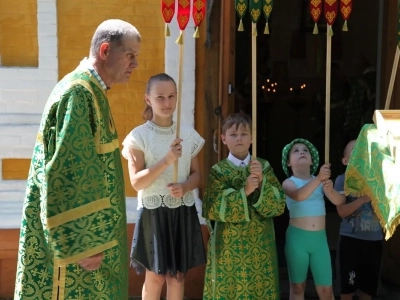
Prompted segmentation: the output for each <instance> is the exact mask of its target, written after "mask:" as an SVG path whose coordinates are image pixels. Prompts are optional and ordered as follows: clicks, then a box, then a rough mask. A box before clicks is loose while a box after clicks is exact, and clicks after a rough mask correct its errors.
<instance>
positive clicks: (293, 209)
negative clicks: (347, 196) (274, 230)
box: [282, 139, 343, 300]
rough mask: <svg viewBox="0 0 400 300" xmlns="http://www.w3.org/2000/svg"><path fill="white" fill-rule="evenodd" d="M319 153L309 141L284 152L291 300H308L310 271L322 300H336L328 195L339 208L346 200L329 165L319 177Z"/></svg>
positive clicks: (296, 143)
mask: <svg viewBox="0 0 400 300" xmlns="http://www.w3.org/2000/svg"><path fill="white" fill-rule="evenodd" d="M318 163H319V156H318V151H317V149H316V148H315V147H314V145H313V144H311V143H310V142H309V141H307V140H305V139H295V140H293V141H292V142H291V143H290V144H288V145H286V146H285V147H284V148H283V151H282V167H283V170H284V172H285V174H286V175H287V176H288V177H289V178H288V179H286V180H285V181H284V182H283V184H282V187H283V191H284V192H285V194H286V205H287V207H288V210H289V214H290V221H289V226H288V229H287V231H286V244H285V255H286V262H287V266H288V272H289V280H290V299H291V300H297V299H304V291H305V287H306V279H307V273H308V268H309V267H310V268H311V272H312V275H313V278H314V282H315V287H316V290H317V293H318V296H319V298H320V299H324V300H325V299H326V300H331V299H333V290H332V267H331V258H330V253H329V248H328V242H327V238H326V232H325V202H324V194H325V195H326V196H327V197H328V199H329V200H330V201H331V202H332V203H333V204H335V205H339V204H342V202H343V197H342V196H341V195H340V194H339V193H338V192H337V191H335V190H334V189H333V182H332V181H331V180H330V179H329V177H330V176H331V170H330V165H329V164H324V165H323V166H322V167H321V169H320V171H319V174H318V175H317V176H313V174H314V173H315V172H316V171H317V169H318Z"/></svg>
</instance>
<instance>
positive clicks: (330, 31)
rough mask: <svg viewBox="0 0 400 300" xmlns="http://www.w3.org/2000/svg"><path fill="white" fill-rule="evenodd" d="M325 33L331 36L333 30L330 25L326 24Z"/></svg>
mask: <svg viewBox="0 0 400 300" xmlns="http://www.w3.org/2000/svg"><path fill="white" fill-rule="evenodd" d="M327 35H328V36H333V30H332V26H331V25H328V31H327Z"/></svg>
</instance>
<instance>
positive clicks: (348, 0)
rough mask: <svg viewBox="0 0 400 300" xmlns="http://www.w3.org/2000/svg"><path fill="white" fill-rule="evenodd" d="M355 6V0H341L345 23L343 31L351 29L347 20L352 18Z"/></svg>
mask: <svg viewBox="0 0 400 300" xmlns="http://www.w3.org/2000/svg"><path fill="white" fill-rule="evenodd" d="M352 8H353V0H340V13H341V14H342V17H343V20H344V23H343V28H342V30H343V31H349V29H348V28H347V20H348V19H349V18H350V14H351V11H352Z"/></svg>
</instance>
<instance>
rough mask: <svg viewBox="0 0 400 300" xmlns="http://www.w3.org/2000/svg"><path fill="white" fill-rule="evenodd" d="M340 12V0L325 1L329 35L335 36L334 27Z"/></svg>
mask: <svg viewBox="0 0 400 300" xmlns="http://www.w3.org/2000/svg"><path fill="white" fill-rule="evenodd" d="M337 10H338V0H324V14H325V20H326V22H327V23H328V26H327V27H328V28H327V34H328V36H332V35H333V31H332V25H333V23H335V20H336V17H337Z"/></svg>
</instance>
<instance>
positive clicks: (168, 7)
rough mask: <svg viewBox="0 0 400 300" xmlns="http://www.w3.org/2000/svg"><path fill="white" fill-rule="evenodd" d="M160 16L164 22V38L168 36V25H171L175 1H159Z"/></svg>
mask: <svg viewBox="0 0 400 300" xmlns="http://www.w3.org/2000/svg"><path fill="white" fill-rule="evenodd" d="M161 14H162V15H163V18H164V22H165V36H170V35H171V33H170V31H169V27H168V24H169V23H171V20H172V18H173V17H174V14H175V0H161Z"/></svg>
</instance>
